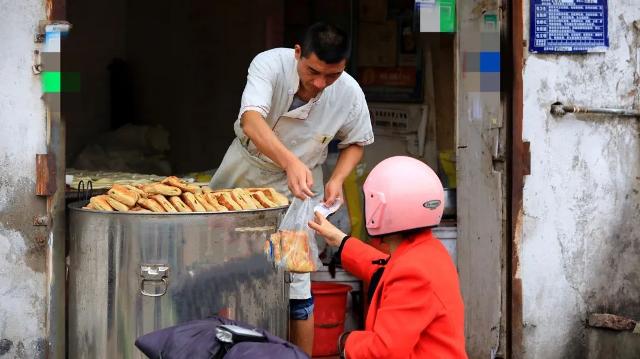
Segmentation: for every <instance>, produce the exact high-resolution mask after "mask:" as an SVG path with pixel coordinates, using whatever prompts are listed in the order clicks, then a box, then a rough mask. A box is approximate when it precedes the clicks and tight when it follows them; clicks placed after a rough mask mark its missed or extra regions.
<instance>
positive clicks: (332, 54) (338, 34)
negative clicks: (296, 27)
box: [302, 22, 351, 64]
mask: <svg viewBox="0 0 640 359" xmlns="http://www.w3.org/2000/svg"><path fill="white" fill-rule="evenodd" d="M312 53H315V54H316V56H317V57H318V58H319V59H320V60H322V61H324V62H326V63H328V64H336V63H338V62H340V61H342V60H346V59H348V58H349V55H351V42H350V41H349V36H348V35H347V33H346V32H344V30H342V29H341V28H339V27H337V26H335V25H331V24H326V23H323V22H317V23H315V24H313V25H311V26H309V28H308V29H307V32H306V34H305V36H304V41H303V43H302V56H303V57H309V56H310V55H311V54H312Z"/></svg>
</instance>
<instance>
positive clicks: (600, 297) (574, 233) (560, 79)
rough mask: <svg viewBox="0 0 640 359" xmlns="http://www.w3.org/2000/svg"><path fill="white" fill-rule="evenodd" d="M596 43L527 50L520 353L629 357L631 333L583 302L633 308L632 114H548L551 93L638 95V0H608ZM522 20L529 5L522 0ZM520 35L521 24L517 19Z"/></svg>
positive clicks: (636, 234) (638, 173)
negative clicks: (613, 327)
mask: <svg viewBox="0 0 640 359" xmlns="http://www.w3.org/2000/svg"><path fill="white" fill-rule="evenodd" d="M608 3H609V36H610V49H609V50H608V51H607V52H606V53H602V54H589V55H567V56H557V55H533V54H528V53H527V52H526V51H525V65H524V66H525V67H524V74H523V78H524V98H525V100H524V133H523V137H524V140H525V141H530V142H531V175H530V176H528V177H527V178H526V179H525V188H524V208H523V210H524V222H523V229H522V246H521V253H520V256H521V267H520V268H518V269H519V271H520V276H521V278H522V285H523V298H524V300H523V301H524V303H523V319H524V348H525V355H524V357H525V358H638V357H640V338H639V337H638V336H634V335H631V334H620V333H615V332H605V331H602V330H597V329H592V328H588V327H586V325H585V321H586V317H587V314H588V313H592V312H606V313H613V314H618V315H623V316H628V317H631V318H635V319H640V275H639V273H640V260H639V258H640V226H639V225H638V218H640V192H639V190H640V186H639V182H638V181H639V179H640V142H639V138H638V134H639V132H638V131H639V128H638V124H637V121H636V120H632V119H620V118H613V117H606V116H604V117H597V116H592V115H578V116H573V115H568V116H565V117H564V118H554V117H552V116H551V115H550V114H549V108H550V105H551V103H553V102H555V101H562V102H564V103H575V104H582V105H589V106H605V107H607V106H608V107H624V108H631V107H632V106H634V103H635V106H636V108H637V106H638V84H639V82H638V81H639V77H638V73H637V71H638V70H637V69H638V66H639V65H638V61H639V59H638V56H639V54H640V52H638V45H639V44H640V38H639V36H640V33H639V32H638V31H637V30H635V29H634V25H633V22H634V21H636V20H640V6H638V2H637V1H636V0H616V1H609V2H608ZM524 9H525V19H528V17H529V16H528V11H529V10H528V9H529V6H528V4H527V3H525V7H524ZM524 26H525V30H524V34H525V36H526V34H528V32H529V31H528V26H529V24H528V21H525V24H524Z"/></svg>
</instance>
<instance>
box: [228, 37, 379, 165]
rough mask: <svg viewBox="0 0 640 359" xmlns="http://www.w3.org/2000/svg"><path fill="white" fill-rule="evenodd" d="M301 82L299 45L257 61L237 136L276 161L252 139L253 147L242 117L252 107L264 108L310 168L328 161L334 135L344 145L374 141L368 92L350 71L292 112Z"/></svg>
mask: <svg viewBox="0 0 640 359" xmlns="http://www.w3.org/2000/svg"><path fill="white" fill-rule="evenodd" d="M299 84H300V78H299V77H298V71H297V61H296V58H295V51H294V50H293V49H286V48H277V49H272V50H268V51H265V52H262V53H260V54H258V55H257V56H256V57H255V58H254V59H253V61H252V62H251V65H250V66H249V73H248V75H247V85H246V86H245V88H244V92H243V93H242V101H241V105H240V111H239V113H238V119H237V121H236V122H235V124H234V130H235V133H236V136H237V137H238V138H239V139H240V142H242V143H243V144H244V145H245V146H246V148H247V150H248V151H249V153H251V154H252V155H254V156H257V157H259V158H261V159H263V160H264V161H266V162H272V161H271V160H270V159H269V158H268V157H267V156H265V155H263V154H261V153H259V152H258V150H257V149H256V147H255V145H253V144H252V143H249V144H248V146H247V143H248V142H249V141H248V138H247V137H246V136H245V134H244V132H243V131H242V128H241V127H240V117H241V116H242V114H243V113H245V112H246V111H249V110H253V111H257V112H259V113H260V114H261V115H262V116H263V117H264V118H265V120H266V121H267V123H268V124H269V126H270V127H271V128H272V130H273V131H274V132H275V134H276V136H278V138H279V139H280V141H281V142H282V143H283V144H284V145H285V146H286V147H287V148H288V149H289V150H290V151H291V152H293V153H294V154H295V155H296V156H297V157H298V158H299V159H300V160H301V161H302V162H303V163H304V164H305V165H307V166H308V167H309V168H310V169H312V168H314V167H316V166H318V165H321V164H322V163H323V162H324V161H325V159H326V157H327V145H328V144H329V142H330V141H331V140H332V139H333V138H334V137H336V138H337V139H339V140H340V143H339V144H338V147H339V148H344V147H347V146H348V145H351V144H358V145H361V146H365V145H368V144H371V143H373V130H372V128H371V119H370V116H369V109H368V107H367V102H366V100H365V97H364V93H363V92H362V89H361V88H360V86H359V85H358V83H357V82H356V80H354V79H353V77H351V76H350V75H349V74H348V73H346V72H345V73H342V75H340V77H339V78H338V79H337V80H336V81H335V82H334V83H333V84H331V85H330V86H328V87H327V88H325V89H324V90H323V91H322V92H320V93H319V94H318V95H317V96H316V97H315V98H312V99H311V100H310V101H309V102H308V103H307V104H305V105H303V106H301V107H298V108H296V109H293V110H292V111H289V107H290V106H291V103H292V101H293V97H294V95H295V93H296V92H298V86H299Z"/></svg>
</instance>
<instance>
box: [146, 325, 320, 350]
mask: <svg viewBox="0 0 640 359" xmlns="http://www.w3.org/2000/svg"><path fill="white" fill-rule="evenodd" d="M223 324H227V325H237V326H240V327H243V328H247V329H253V330H255V331H257V332H259V333H261V334H263V335H264V337H265V338H266V342H242V343H238V344H233V345H225V344H224V343H221V342H220V341H219V340H218V338H217V337H216V332H217V331H216V328H217V327H218V326H219V325H223ZM135 345H136V347H138V349H140V351H141V352H142V353H144V354H145V355H146V356H147V357H149V358H150V359H221V358H224V359H238V358H265V359H269V358H273V359H276V358H277V359H308V358H309V357H308V356H307V355H306V354H305V353H304V352H303V351H302V350H300V349H299V348H298V347H296V346H295V345H293V344H291V343H289V342H287V341H285V340H282V339H280V338H278V337H276V336H275V335H272V334H270V333H269V332H267V331H265V330H262V329H257V328H253V327H252V326H250V325H247V324H244V323H241V322H237V321H234V320H230V319H226V318H222V317H211V318H208V319H202V320H194V321H190V322H186V323H182V324H178V325H176V326H173V327H169V328H164V329H160V330H156V331H154V332H151V333H148V334H145V335H143V336H141V337H139V338H138V339H137V340H136V343H135ZM251 355H253V356H251Z"/></svg>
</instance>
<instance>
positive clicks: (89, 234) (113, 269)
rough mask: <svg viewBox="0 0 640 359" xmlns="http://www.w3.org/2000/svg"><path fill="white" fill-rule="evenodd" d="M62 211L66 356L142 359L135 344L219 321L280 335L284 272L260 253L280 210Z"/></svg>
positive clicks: (285, 309)
mask: <svg viewBox="0 0 640 359" xmlns="http://www.w3.org/2000/svg"><path fill="white" fill-rule="evenodd" d="M81 207H82V203H74V204H71V205H70V223H69V231H70V238H69V245H70V253H69V258H70V263H69V294H68V296H69V323H68V325H69V327H68V330H69V336H68V338H69V339H68V340H69V356H70V357H72V358H142V357H143V356H142V355H141V354H140V353H139V352H138V350H137V349H136V348H135V346H134V341H135V339H136V338H137V337H138V336H140V335H142V334H145V333H148V332H151V331H153V330H156V329H160V328H165V327H169V326H172V325H174V324H177V323H181V322H184V321H188V320H192V319H202V318H206V317H207V316H210V315H215V314H221V315H224V316H226V317H229V318H232V319H236V320H240V321H243V322H246V323H250V324H253V325H255V326H258V327H261V328H264V329H267V330H268V331H270V332H272V333H273V334H276V335H278V336H280V337H282V338H286V337H287V329H288V328H287V318H288V285H287V281H285V272H283V271H281V270H278V269H275V268H274V266H273V264H271V263H269V262H268V261H267V260H266V258H265V256H264V255H263V245H264V243H265V240H266V239H268V237H269V235H271V234H272V233H274V232H275V231H276V229H277V227H278V224H279V222H280V220H281V218H282V216H283V215H284V212H285V211H286V208H274V209H263V210H255V211H243V212H229V213H176V214H152V213H138V214H135V213H122V212H98V211H91V210H84V209H82V208H81Z"/></svg>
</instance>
